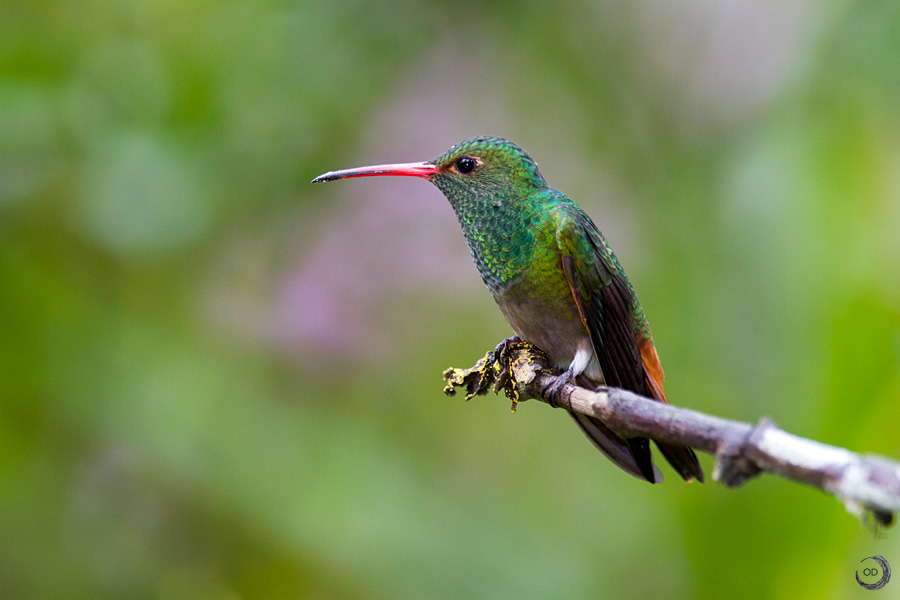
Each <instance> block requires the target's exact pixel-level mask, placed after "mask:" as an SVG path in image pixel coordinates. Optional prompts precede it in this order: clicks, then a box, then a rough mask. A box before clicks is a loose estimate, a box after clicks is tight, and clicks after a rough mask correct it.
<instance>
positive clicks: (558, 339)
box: [493, 266, 602, 380]
mask: <svg viewBox="0 0 900 600" xmlns="http://www.w3.org/2000/svg"><path fill="white" fill-rule="evenodd" d="M493 296H494V300H496V302H497V305H498V306H499V307H500V311H501V312H502V313H503V316H504V317H506V320H507V322H509V324H510V325H511V326H512V328H513V330H514V331H515V332H516V335H518V336H519V337H521V338H522V339H523V340H525V341H527V342H530V343H532V344H534V345H536V346H538V347H539V348H540V349H541V350H543V351H544V352H545V353H546V354H547V355H548V356H549V357H550V359H551V360H552V361H553V362H554V363H555V365H556V367H558V368H560V369H565V368H568V367H569V365H570V364H571V363H572V361H573V360H574V358H575V355H576V353H577V352H578V351H579V349H580V348H581V349H584V348H587V349H589V350H591V349H592V346H591V340H590V336H589V334H588V331H587V329H586V328H585V326H584V323H582V321H581V315H580V314H579V312H578V307H577V306H576V305H575V300H574V299H573V298H572V292H571V289H570V288H569V283H568V281H567V280H566V278H565V274H564V273H563V270H562V267H561V266H560V267H559V268H558V271H550V272H546V273H543V274H540V275H536V274H535V273H533V272H532V273H529V272H528V271H527V270H526V271H525V272H523V273H522V274H521V275H520V276H519V277H517V278H515V279H513V280H511V281H510V282H509V284H508V285H507V286H505V287H503V288H500V289H497V290H495V291H494V292H493ZM596 363H597V361H596V359H593V360H592V361H591V364H590V365H589V366H588V369H587V373H586V374H587V375H588V376H589V377H591V378H592V379H595V380H596V379H598V378H602V376H601V375H600V372H599V367H598V366H597V364H596Z"/></svg>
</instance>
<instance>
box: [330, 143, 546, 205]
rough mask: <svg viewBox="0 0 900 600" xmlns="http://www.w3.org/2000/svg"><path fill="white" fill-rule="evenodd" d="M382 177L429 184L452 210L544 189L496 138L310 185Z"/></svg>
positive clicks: (533, 171)
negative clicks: (426, 158) (415, 179)
mask: <svg viewBox="0 0 900 600" xmlns="http://www.w3.org/2000/svg"><path fill="white" fill-rule="evenodd" d="M382 175H397V176H407V177H422V178H424V179H428V180H430V181H431V182H432V183H434V184H435V185H436V186H437V187H438V188H439V189H440V190H441V191H442V192H444V195H445V196H447V198H448V199H449V200H450V203H451V204H452V205H453V206H454V207H457V205H467V204H471V203H472V202H473V201H479V200H481V201H496V200H498V199H505V200H508V199H511V198H515V197H520V196H524V195H527V194H528V193H530V192H532V191H534V190H539V189H542V188H545V187H546V186H547V182H546V181H545V180H544V177H543V176H542V175H541V172H540V170H539V169H538V166H537V163H535V162H534V160H532V159H531V157H530V156H528V154H526V153H525V151H524V150H522V149H521V148H520V147H519V146H517V145H516V144H514V143H512V142H510V141H509V140H506V139H503V138H497V137H476V138H472V139H470V140H466V141H464V142H460V143H459V144H456V145H455V146H453V147H452V148H450V149H449V150H447V151H446V152H444V153H443V154H442V155H440V156H439V157H437V158H435V159H433V160H430V161H427V162H420V163H397V164H387V165H374V166H370V167H358V168H355V169H345V170H342V171H330V172H328V173H325V174H324V175H319V176H318V177H316V178H315V179H313V182H314V183H315V182H320V181H334V180H336V179H345V178H348V177H374V176H382Z"/></svg>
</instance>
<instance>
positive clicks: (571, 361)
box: [314, 137, 703, 482]
mask: <svg viewBox="0 0 900 600" xmlns="http://www.w3.org/2000/svg"><path fill="white" fill-rule="evenodd" d="M372 175H408V176H416V177H423V178H427V179H429V180H430V181H431V182H432V183H434V184H435V185H436V186H437V187H438V188H439V189H440V190H441V191H442V192H443V193H444V195H445V196H446V197H447V199H448V200H449V201H450V204H451V206H452V207H453V210H454V211H455V212H456V216H457V218H458V219H459V223H460V226H461V227H462V231H463V235H464V236H465V239H466V243H467V244H468V246H469V250H470V251H471V253H472V258H473V259H474V261H475V265H476V267H477V268H478V272H479V273H480V274H481V277H482V279H483V280H484V283H485V285H487V287H488V289H489V290H490V292H491V294H492V295H493V297H494V300H495V301H496V302H497V304H498V306H499V307H500V310H501V311H502V312H503V315H504V316H505V317H506V320H507V321H508V322H509V323H510V325H512V328H513V329H514V330H515V332H516V334H517V336H518V337H519V338H521V339H522V340H525V341H527V342H530V343H533V344H534V345H536V346H538V347H539V348H541V350H543V351H544V352H545V353H546V354H547V356H549V357H550V358H551V360H553V362H554V363H555V364H556V366H558V367H559V368H560V369H562V370H563V371H564V372H563V374H562V375H560V376H559V378H557V381H556V383H554V384H553V385H552V386H551V388H550V390H549V393H550V394H551V395H552V394H556V393H558V392H559V390H560V389H561V388H562V386H563V384H564V383H566V382H568V381H571V380H572V379H577V381H578V383H579V384H581V385H583V386H586V387H597V386H600V385H610V386H616V387H623V388H626V389H630V390H632V391H635V392H637V393H639V394H642V395H645V396H649V397H652V398H656V399H657V400H659V401H662V402H666V401H667V400H666V397H665V392H664V391H663V381H662V379H663V375H662V368H661V367H660V365H659V359H658V357H657V354H656V349H655V347H654V346H653V339H652V335H651V333H650V326H649V325H648V323H647V319H646V317H645V315H644V311H643V309H642V308H641V305H640V302H639V301H638V299H637V296H636V295H635V293H634V288H633V287H632V285H631V282H629V280H628V277H627V276H626V275H625V271H624V270H623V269H622V267H621V265H620V264H619V261H618V260H617V259H616V256H615V254H614V253H613V251H612V250H611V249H610V247H609V244H608V243H607V241H606V239H605V238H604V237H603V235H602V234H601V233H600V231H599V229H597V227H596V226H595V225H594V223H593V221H591V219H590V218H589V217H588V216H587V215H586V214H585V213H584V212H583V211H582V210H581V209H580V208H579V207H578V206H577V205H576V204H575V203H574V202H572V200H570V199H569V198H568V197H567V196H565V195H564V194H563V193H561V192H559V191H557V190H555V189H553V188H551V187H550V186H549V185H548V184H547V181H546V180H545V179H544V177H543V175H541V172H540V170H539V169H538V166H537V163H535V162H534V161H533V160H532V159H531V157H529V156H528V154H526V153H525V151H524V150H522V149H521V148H520V147H518V146H517V145H515V144H514V143H512V142H510V141H509V140H505V139H502V138H495V137H478V138H473V139H471V140H467V141H465V142H462V143H460V144H457V145H456V146H453V147H452V148H450V149H449V150H448V151H447V152H445V153H444V154H442V155H441V156H439V157H437V158H436V159H434V160H432V161H428V162H426V163H406V164H398V165H380V166H374V167H362V168H359V169H347V170H344V171H335V172H331V173H326V174H324V175H322V176H320V177H318V178H316V179H315V180H314V181H329V180H333V179H342V178H345V177H362V176H372ZM570 414H572V416H573V418H574V419H575V420H576V422H577V423H578V425H579V426H580V427H581V429H582V430H583V431H584V432H585V434H586V435H587V436H588V437H589V438H590V439H591V440H592V441H593V442H594V444H595V445H596V446H597V447H598V448H599V449H600V450H601V451H602V452H603V453H604V454H606V456H607V457H609V458H610V459H611V460H612V461H613V462H615V463H616V464H617V465H619V466H620V467H621V468H622V469H624V470H625V471H627V472H629V473H631V474H632V475H635V476H636V477H639V478H642V479H646V480H647V481H650V482H656V481H659V480H660V475H659V472H658V470H657V469H656V468H655V466H654V465H653V463H652V460H651V455H650V447H649V443H648V440H646V439H644V438H629V439H623V438H622V437H620V436H618V435H617V434H616V433H615V432H613V431H611V430H610V429H609V428H608V427H606V426H605V424H603V423H602V422H600V421H598V420H596V419H593V418H591V417H586V416H584V415H580V414H576V413H570ZM657 445H658V446H659V448H660V450H661V451H662V452H663V455H664V456H665V457H666V459H667V460H668V461H669V462H670V463H671V464H672V466H673V467H674V468H675V469H676V470H677V471H678V473H679V474H680V475H681V476H682V477H683V478H685V479H687V480H690V479H699V480H700V481H702V480H703V472H702V470H701V469H700V465H699V463H698V462H697V458H696V456H695V455H694V453H693V451H692V450H691V449H690V448H686V447H682V446H672V445H668V444H661V443H658V444H657Z"/></svg>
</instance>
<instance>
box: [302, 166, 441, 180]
mask: <svg viewBox="0 0 900 600" xmlns="http://www.w3.org/2000/svg"><path fill="white" fill-rule="evenodd" d="M437 172H438V167H437V166H436V165H433V164H431V163H426V162H417V163H397V164H393V165H372V166H371V167H357V168H355V169H343V170H341V171H328V172H327V173H324V174H322V175H319V176H318V177H316V178H315V179H313V180H312V182H313V183H321V182H323V181H334V180H336V179H347V178H348V177H378V176H382V175H398V176H403V177H423V178H426V179H427V178H428V177H431V176H432V175H434V174H435V173H437Z"/></svg>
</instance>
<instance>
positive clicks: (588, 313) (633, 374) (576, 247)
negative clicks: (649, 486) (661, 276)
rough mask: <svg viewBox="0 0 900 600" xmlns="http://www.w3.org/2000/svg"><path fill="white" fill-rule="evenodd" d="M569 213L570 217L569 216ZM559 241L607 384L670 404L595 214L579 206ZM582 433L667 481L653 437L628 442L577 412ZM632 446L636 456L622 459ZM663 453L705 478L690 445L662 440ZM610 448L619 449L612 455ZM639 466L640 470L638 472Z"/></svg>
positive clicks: (688, 474)
mask: <svg viewBox="0 0 900 600" xmlns="http://www.w3.org/2000/svg"><path fill="white" fill-rule="evenodd" d="M567 217H568V218H567ZM557 241H558V244H559V249H560V254H561V257H562V265H563V270H564V271H565V273H566V278H567V279H568V280H569V285H570V287H571V288H572V292H573V294H574V296H575V302H576V304H577V305H578V309H579V312H580V314H581V317H582V321H583V322H584V324H585V326H586V327H587V330H588V332H589V333H590V336H591V342H592V343H593V346H594V351H595V353H596V355H597V360H598V362H599V363H600V369H601V370H602V371H603V378H604V380H605V383H606V385H607V386H610V387H620V388H624V389H628V390H631V391H633V392H636V393H638V394H641V395H643V396H648V397H651V398H657V399H658V400H660V401H663V402H665V401H666V400H665V396H664V395H663V394H662V390H661V389H660V390H658V393H657V390H656V389H654V386H656V385H658V386H660V387H661V385H662V382H661V381H660V382H653V385H651V376H650V375H649V374H648V372H647V369H646V367H645V365H644V362H643V359H642V356H641V348H640V344H639V342H638V335H639V333H638V330H637V326H636V324H635V322H634V315H635V311H634V308H635V306H634V303H635V302H636V299H635V298H634V292H633V290H632V288H631V286H630V284H629V283H628V280H627V279H626V278H625V274H624V272H623V271H622V269H621V267H620V266H619V264H618V262H617V261H616V258H615V256H614V255H613V254H612V252H611V251H610V250H609V248H608V246H607V245H606V241H605V240H604V239H603V237H602V236H601V235H600V232H599V231H598V230H597V227H596V226H595V225H594V223H593V222H592V221H591V220H590V218H589V217H588V216H587V215H585V214H584V213H583V212H581V211H580V210H578V209H575V210H574V211H567V215H566V216H563V217H561V218H560V224H559V227H558V229H557ZM575 420H576V422H578V425H579V426H580V427H581V429H582V431H584V433H585V434H586V435H587V436H588V437H589V438H591V440H592V441H593V442H594V444H595V445H596V446H597V447H598V448H600V449H601V450H602V451H603V452H604V454H606V455H607V456H608V457H609V458H611V459H612V460H613V461H614V462H615V463H616V464H618V465H619V466H620V467H622V468H623V469H624V470H626V471H628V472H630V473H632V474H633V475H635V476H638V477H642V478H643V479H646V480H647V481H650V482H651V483H652V482H656V481H659V480H661V477H659V471H658V470H657V469H656V468H655V467H654V465H653V461H652V458H651V454H650V443H649V440H648V439H647V438H628V439H625V440H622V439H621V438H620V437H619V436H617V435H616V434H615V433H614V432H613V431H611V430H610V429H609V428H608V427H607V426H606V425H604V424H603V423H601V422H599V421H598V420H596V419H592V418H591V417H583V416H580V415H579V416H575ZM623 445H626V446H627V448H628V450H629V452H630V454H631V458H632V460H630V461H628V460H624V459H622V458H621V454H622V452H621V450H624V448H623ZM659 445H660V448H661V450H662V451H663V456H665V457H666V459H667V460H669V462H670V463H672V466H673V467H675V469H676V470H677V471H678V472H679V474H680V475H681V476H682V477H684V478H685V479H690V478H692V477H696V478H697V479H699V480H701V481H702V480H703V474H702V471H701V469H700V466H699V463H698V462H697V458H696V456H695V455H694V453H693V451H692V450H691V449H690V448H685V447H682V446H671V445H668V444H659ZM610 448H612V449H614V450H616V451H615V452H613V454H614V455H615V457H614V456H611V455H610V454H611V452H610ZM635 467H637V472H636V470H635Z"/></svg>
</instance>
